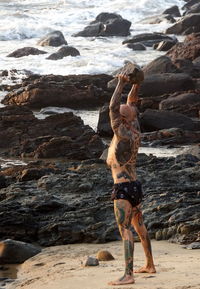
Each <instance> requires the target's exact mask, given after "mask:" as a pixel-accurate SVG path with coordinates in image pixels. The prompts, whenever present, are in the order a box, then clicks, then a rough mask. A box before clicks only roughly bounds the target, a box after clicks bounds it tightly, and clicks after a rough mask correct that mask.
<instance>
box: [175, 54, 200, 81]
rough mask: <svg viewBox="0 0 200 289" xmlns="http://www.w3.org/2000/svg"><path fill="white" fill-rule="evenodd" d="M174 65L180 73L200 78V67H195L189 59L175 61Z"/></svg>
mask: <svg viewBox="0 0 200 289" xmlns="http://www.w3.org/2000/svg"><path fill="white" fill-rule="evenodd" d="M173 64H174V65H175V66H176V67H177V70H178V71H180V72H183V73H186V74H189V75H191V76H192V77H193V78H199V76H200V67H199V68H198V66H195V65H194V64H193V63H192V61H191V60H189V59H183V58H177V59H175V60H174V61H173Z"/></svg>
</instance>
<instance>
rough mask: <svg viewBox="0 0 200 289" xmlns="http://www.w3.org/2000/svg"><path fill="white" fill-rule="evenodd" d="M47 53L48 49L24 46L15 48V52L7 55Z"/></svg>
mask: <svg viewBox="0 0 200 289" xmlns="http://www.w3.org/2000/svg"><path fill="white" fill-rule="evenodd" d="M46 53H47V52H46V51H43V50H39V49H37V48H34V47H24V48H20V49H17V50H15V51H14V52H12V53H10V54H9V55H7V57H16V58H19V57H23V56H28V55H39V54H46Z"/></svg>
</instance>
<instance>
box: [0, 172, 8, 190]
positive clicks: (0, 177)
mask: <svg viewBox="0 0 200 289" xmlns="http://www.w3.org/2000/svg"><path fill="white" fill-rule="evenodd" d="M5 187H7V183H6V178H5V177H4V176H3V175H0V189H2V188H5Z"/></svg>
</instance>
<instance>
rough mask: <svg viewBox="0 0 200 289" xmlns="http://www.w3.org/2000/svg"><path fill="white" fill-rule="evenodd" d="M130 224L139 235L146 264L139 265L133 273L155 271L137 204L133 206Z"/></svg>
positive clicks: (149, 245) (149, 243)
mask: <svg viewBox="0 0 200 289" xmlns="http://www.w3.org/2000/svg"><path fill="white" fill-rule="evenodd" d="M131 224H132V226H133V227H134V229H135V231H136V233H137V234H138V235H139V237H140V240H141V243H142V246H143V249H144V253H145V257H146V264H145V266H144V267H141V268H140V269H139V270H135V271H134V272H135V273H156V269H155V266H154V262H153V256H152V249H151V242H150V238H149V234H148V232H147V229H146V226H145V224H144V222H143V216H142V211H141V210H140V208H139V206H138V207H135V208H133V216H132V220H131Z"/></svg>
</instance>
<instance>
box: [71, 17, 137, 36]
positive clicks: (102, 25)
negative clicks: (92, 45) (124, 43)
mask: <svg viewBox="0 0 200 289" xmlns="http://www.w3.org/2000/svg"><path fill="white" fill-rule="evenodd" d="M130 26H131V22H130V21H128V20H126V19H123V18H122V17H121V16H120V15H118V14H115V13H104V12H103V13H101V14H99V15H98V16H97V17H96V19H95V20H94V21H92V22H91V23H90V25H89V26H87V27H85V28H84V30H83V31H80V32H78V33H76V34H74V35H73V36H75V37H78V36H81V37H93V36H94V37H98V36H102V37H109V36H128V35H129V34H130Z"/></svg>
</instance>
